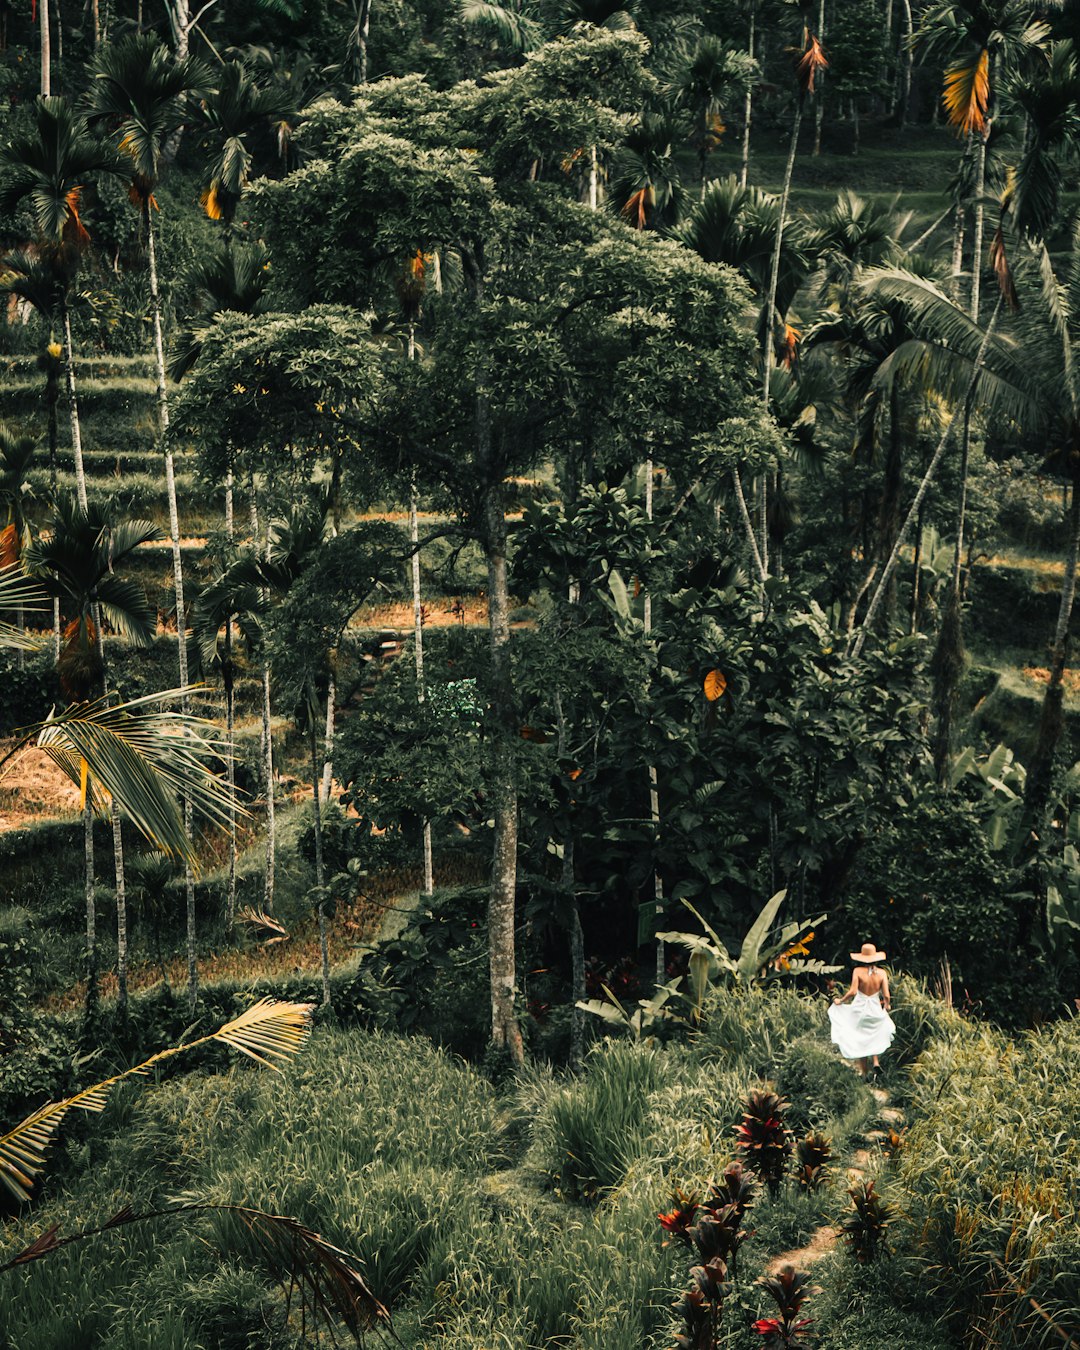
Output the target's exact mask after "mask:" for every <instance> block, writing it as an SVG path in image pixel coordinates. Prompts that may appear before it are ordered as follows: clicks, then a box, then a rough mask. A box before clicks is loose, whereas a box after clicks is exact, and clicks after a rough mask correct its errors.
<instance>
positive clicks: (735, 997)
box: [695, 984, 824, 1078]
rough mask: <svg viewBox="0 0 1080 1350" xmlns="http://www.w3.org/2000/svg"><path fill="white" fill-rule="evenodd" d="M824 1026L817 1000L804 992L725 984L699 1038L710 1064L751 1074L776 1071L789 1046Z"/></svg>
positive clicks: (713, 996)
mask: <svg viewBox="0 0 1080 1350" xmlns="http://www.w3.org/2000/svg"><path fill="white" fill-rule="evenodd" d="M823 1026H824V1021H823V1018H822V1013H821V1009H820V1007H819V1005H818V1004H817V1003H816V1002H815V1001H814V1000H813V999H812V998H809V997H807V996H806V995H805V994H800V993H798V992H797V991H796V990H794V989H789V988H785V987H783V986H781V985H777V984H773V985H766V986H765V987H760V986H756V985H750V986H743V985H721V986H718V987H717V988H715V989H714V990H712V991H711V992H710V995H709V998H708V1000H707V1001H706V1004H705V1019H704V1028H703V1030H702V1031H701V1032H700V1033H699V1034H698V1036H697V1037H696V1039H695V1048H696V1053H697V1055H698V1056H699V1057H700V1058H701V1059H702V1060H703V1061H705V1062H706V1063H717V1064H723V1065H728V1064H732V1062H735V1063H737V1064H739V1065H740V1067H741V1066H745V1068H746V1072H747V1074H748V1076H753V1077H758V1078H768V1077H772V1076H773V1075H775V1073H776V1071H777V1068H778V1066H779V1064H780V1062H781V1061H782V1059H783V1055H784V1052H785V1050H786V1048H787V1046H788V1045H790V1044H791V1042H792V1041H794V1040H795V1039H796V1038H797V1037H799V1036H805V1035H809V1034H811V1033H813V1032H815V1031H818V1032H820V1031H821V1029H822V1027H823Z"/></svg>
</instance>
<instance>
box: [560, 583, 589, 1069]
mask: <svg viewBox="0 0 1080 1350" xmlns="http://www.w3.org/2000/svg"><path fill="white" fill-rule="evenodd" d="M576 603H577V601H576V600H573V599H571V601H570V604H571V605H575V604H576ZM555 711H556V714H557V717H558V731H559V743H558V749H559V758H560V759H565V757H566V753H567V743H566V717H565V716H564V714H563V703H562V693H561V692H560V691H558V690H556V693H555ZM559 884H560V886H561V887H562V892H563V896H564V898H565V900H566V903H567V905H568V907H569V914H570V933H569V937H570V1004H571V1009H570V1067H571V1068H573V1069H579V1068H580V1067H581V1062H582V1060H583V1059H584V1055H585V1013H584V1012H583V1010H582V1009H581V1008H579V1007H578V1004H579V1003H583V1002H584V1001H585V992H586V991H585V935H584V933H583V931H582V927H581V907H580V905H579V903H578V896H577V883H576V878H575V874H574V830H573V824H572V821H570V820H568V821H567V826H566V831H565V833H564V834H563V837H562V859H561V862H560V868H559Z"/></svg>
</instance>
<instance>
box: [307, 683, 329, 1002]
mask: <svg viewBox="0 0 1080 1350" xmlns="http://www.w3.org/2000/svg"><path fill="white" fill-rule="evenodd" d="M308 702H309V705H310V706H309V708H308V713H309V716H308V747H309V749H310V751H311V795H312V800H313V815H312V820H313V822H314V830H315V885H316V886H317V887H318V889H319V892H320V895H319V961H320V967H321V970H322V1001H323V1007H324V1008H329V1006H330V944H329V939H328V934H327V922H326V900H325V897H324V896H323V894H322V891H323V888H324V887H325V885H326V866H325V863H324V862H323V832H322V804H321V801H320V794H319V784H320V781H321V773H320V770H319V736H318V732H317V730H316V727H315V711H316V709H317V708H318V706H319V704H318V699H317V698H316V697H315V686H314V684H313V683H312V681H311V680H310V679H309V680H308Z"/></svg>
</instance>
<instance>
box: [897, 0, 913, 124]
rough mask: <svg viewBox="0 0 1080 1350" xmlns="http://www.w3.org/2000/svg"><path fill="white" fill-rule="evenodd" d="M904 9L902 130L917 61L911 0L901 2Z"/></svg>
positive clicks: (906, 116)
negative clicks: (912, 67) (912, 73)
mask: <svg viewBox="0 0 1080 1350" xmlns="http://www.w3.org/2000/svg"><path fill="white" fill-rule="evenodd" d="M901 3H902V4H903V7H904V56H903V63H902V67H901V68H902V75H901V80H900V130H901V131H903V129H904V128H905V127H906V126H907V119H908V106H909V104H910V103H911V66H912V62H913V61H914V60H915V46H914V43H913V42H912V38H913V37H914V32H915V25H914V22H913V20H912V16H911V0H901Z"/></svg>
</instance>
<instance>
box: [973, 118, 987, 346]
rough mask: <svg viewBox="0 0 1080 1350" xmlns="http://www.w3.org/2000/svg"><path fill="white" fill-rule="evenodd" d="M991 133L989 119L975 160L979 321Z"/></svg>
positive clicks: (975, 272)
mask: <svg viewBox="0 0 1080 1350" xmlns="http://www.w3.org/2000/svg"><path fill="white" fill-rule="evenodd" d="M989 134H990V126H989V121H988V122H987V126H986V130H985V131H984V132H983V133H982V134H981V135H980V137H979V145H978V149H977V150H976V152H975V153H976V162H975V229H974V232H973V238H972V245H971V317H972V318H973V319H974V320H975V322H976V323H978V322H979V299H980V293H981V288H982V256H983V221H984V218H985V211H984V208H983V193H984V192H985V191H986V142H987V138H988V137H989Z"/></svg>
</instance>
